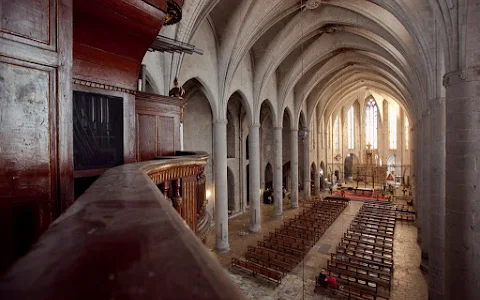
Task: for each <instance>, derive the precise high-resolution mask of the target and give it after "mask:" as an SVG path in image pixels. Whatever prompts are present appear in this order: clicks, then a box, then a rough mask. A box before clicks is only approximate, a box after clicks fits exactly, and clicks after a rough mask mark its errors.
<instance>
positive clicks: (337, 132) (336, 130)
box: [333, 116, 340, 151]
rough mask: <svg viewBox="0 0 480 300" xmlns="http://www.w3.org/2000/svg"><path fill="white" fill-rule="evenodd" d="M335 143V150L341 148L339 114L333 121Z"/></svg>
mask: <svg viewBox="0 0 480 300" xmlns="http://www.w3.org/2000/svg"><path fill="white" fill-rule="evenodd" d="M333 145H334V149H335V151H338V150H339V149H340V127H339V126H338V116H337V117H336V118H335V122H334V123H333Z"/></svg>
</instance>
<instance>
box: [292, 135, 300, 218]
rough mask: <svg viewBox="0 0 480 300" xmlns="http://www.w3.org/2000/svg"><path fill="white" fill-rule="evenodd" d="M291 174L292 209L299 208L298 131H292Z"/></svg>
mask: <svg viewBox="0 0 480 300" xmlns="http://www.w3.org/2000/svg"><path fill="white" fill-rule="evenodd" d="M290 132H291V136H290V140H291V145H290V146H291V147H292V152H291V155H292V157H291V163H290V167H291V172H292V191H291V194H290V195H291V205H292V208H297V207H298V129H292V130H291V131H290Z"/></svg>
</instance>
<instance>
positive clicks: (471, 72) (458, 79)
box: [443, 66, 480, 87]
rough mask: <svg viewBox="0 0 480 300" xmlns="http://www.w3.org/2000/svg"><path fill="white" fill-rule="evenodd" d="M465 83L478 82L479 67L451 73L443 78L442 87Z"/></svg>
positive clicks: (479, 79)
mask: <svg viewBox="0 0 480 300" xmlns="http://www.w3.org/2000/svg"><path fill="white" fill-rule="evenodd" d="M467 81H480V66H473V67H469V68H463V69H460V70H456V71H451V72H448V73H446V74H445V75H444V76H443V86H444V87H448V86H451V85H455V84H458V83H462V82H467Z"/></svg>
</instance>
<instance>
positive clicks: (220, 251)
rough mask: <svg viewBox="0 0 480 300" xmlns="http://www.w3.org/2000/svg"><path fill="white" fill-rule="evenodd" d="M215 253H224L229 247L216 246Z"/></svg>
mask: <svg viewBox="0 0 480 300" xmlns="http://www.w3.org/2000/svg"><path fill="white" fill-rule="evenodd" d="M215 251H217V252H218V253H226V252H228V251H230V246H229V245H226V246H216V247H215Z"/></svg>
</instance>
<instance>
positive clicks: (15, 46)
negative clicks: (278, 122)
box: [0, 0, 183, 273]
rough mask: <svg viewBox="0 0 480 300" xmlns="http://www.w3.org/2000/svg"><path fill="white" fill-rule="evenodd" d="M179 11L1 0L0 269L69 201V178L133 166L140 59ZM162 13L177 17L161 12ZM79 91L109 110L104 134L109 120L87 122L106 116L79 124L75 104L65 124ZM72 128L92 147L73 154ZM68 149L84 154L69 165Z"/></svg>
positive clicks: (160, 0)
mask: <svg viewBox="0 0 480 300" xmlns="http://www.w3.org/2000/svg"><path fill="white" fill-rule="evenodd" d="M167 2H171V3H169V5H168V6H167ZM171 4H174V5H171ZM182 5H183V1H182V0H115V1H111V0H88V1H87V0H15V1H12V0H0V18H1V19H0V99H1V101H0V141H1V144H0V225H1V226H0V238H1V239H2V247H0V273H2V272H3V271H5V270H6V269H7V268H8V267H9V265H10V264H11V263H12V262H13V261H14V260H15V259H17V258H18V257H20V256H22V255H24V254H25V253H27V252H28V251H29V249H30V246H31V245H32V244H33V243H34V242H35V241H36V240H37V238H38V237H39V236H40V235H41V234H42V233H43V232H44V231H45V230H46V229H47V228H48V226H49V225H50V224H51V222H52V221H53V220H54V219H55V218H56V217H58V216H59V215H60V214H61V213H62V212H64V211H65V210H66V209H67V208H68V207H69V206H70V205H71V204H72V203H73V202H74V199H75V198H74V190H75V184H74V181H75V182H77V181H78V180H79V181H81V180H82V179H85V178H87V179H89V178H90V179H92V178H95V177H96V176H99V175H100V174H101V173H102V172H103V171H104V170H105V168H107V167H111V166H113V165H116V164H121V163H131V162H135V161H136V159H137V153H136V152H137V151H136V136H135V126H136V117H135V92H136V85H137V78H138V73H139V70H140V66H141V61H142V59H143V56H144V55H145V53H146V51H147V49H148V47H149V46H150V45H151V44H152V42H153V41H154V40H155V39H156V37H157V34H158V32H159V31H160V29H161V27H162V26H163V24H164V23H165V22H167V23H168V22H170V23H174V22H177V21H178V20H179V19H180V18H181V7H182ZM170 7H172V8H174V9H176V11H175V12H172V13H169V10H170ZM74 94H76V95H74ZM81 94H88V95H91V96H92V97H96V99H98V101H97V100H92V101H90V100H89V101H90V107H94V108H95V109H97V108H98V109H113V110H115V117H118V118H116V119H115V122H116V123H115V124H116V125H115V126H116V128H114V129H111V128H110V127H111V124H110V123H112V122H110V121H112V120H111V119H110V120H109V121H108V122H107V123H108V124H106V123H105V124H104V123H102V122H103V120H104V119H102V121H101V122H96V119H95V122H96V123H95V122H93V121H94V116H101V117H102V118H104V117H105V118H107V116H108V117H110V116H112V115H111V114H108V113H102V114H100V115H95V114H94V113H91V114H90V116H89V118H87V115H86V114H84V112H86V111H87V106H86V104H85V103H84V104H81V105H80V106H77V108H79V113H78V115H77V117H78V116H80V118H78V119H80V120H81V121H78V120H77V121H78V123H76V124H74V123H75V118H74V99H75V98H76V96H78V95H80V96H81ZM102 99H103V100H102ZM105 99H108V101H107V100H105ZM75 101H76V100H75ZM95 101H97V102H98V103H100V104H98V103H97V104H95V103H96V102H95ZM104 101H107V102H108V103H109V104H105V103H104ZM92 103H93V104H92ZM75 104H79V103H75ZM82 105H84V106H82ZM82 110H83V112H82ZM90 112H91V111H90ZM119 114H120V116H119ZM89 122H90V125H88V123H89ZM178 122H179V119H178V121H177V123H178ZM109 124H110V125H109ZM77 125H81V126H82V128H80V129H83V130H84V132H83V134H84V135H85V132H87V133H88V132H94V131H95V133H94V134H93V133H92V135H94V136H95V137H96V138H95V139H90V140H89V143H90V146H92V145H93V146H94V147H93V150H92V151H90V152H88V151H87V150H85V149H82V151H77V150H78V149H74V147H76V146H74V142H73V140H74V127H75V126H77ZM102 126H103V127H102ZM99 127H102V128H103V129H102V128H100V129H101V130H99ZM92 128H94V129H95V130H92ZM77 129H78V128H77ZM119 129H120V130H119ZM78 132H79V131H77V132H76V133H77V134H78ZM80 132H81V130H80ZM113 134H115V139H112V138H111V135H113ZM99 137H101V138H99ZM84 138H85V136H84ZM96 139H98V140H96ZM109 140H110V141H111V142H110V143H109V142H105V141H109ZM113 140H115V142H113ZM102 143H103V144H102ZM100 144H101V145H100ZM99 145H100V146H99ZM102 145H103V146H104V147H103V146H102ZM105 145H106V146H105ZM101 146H102V147H101ZM173 147H177V145H176V144H173V145H172V149H176V148H173ZM91 148H92V147H91ZM98 149H101V151H103V152H104V154H105V155H104V156H103V158H104V160H100V162H98V161H97V162H96V163H95V162H94V163H93V164H92V163H91V161H88V159H87V158H89V157H90V158H91V157H94V156H95V155H91V154H95V151H97V150H98ZM74 153H76V154H77V155H79V154H78V153H83V154H90V155H84V156H83V157H82V158H83V159H84V160H83V161H82V163H81V164H80V165H81V167H78V164H74V160H75V159H74ZM161 153H163V152H161ZM106 157H107V158H108V159H107V158H106ZM97 158H98V157H97ZM77 161H78V160H77ZM87 181H88V180H87ZM87 183H88V182H87ZM83 184H85V182H84V183H83Z"/></svg>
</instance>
